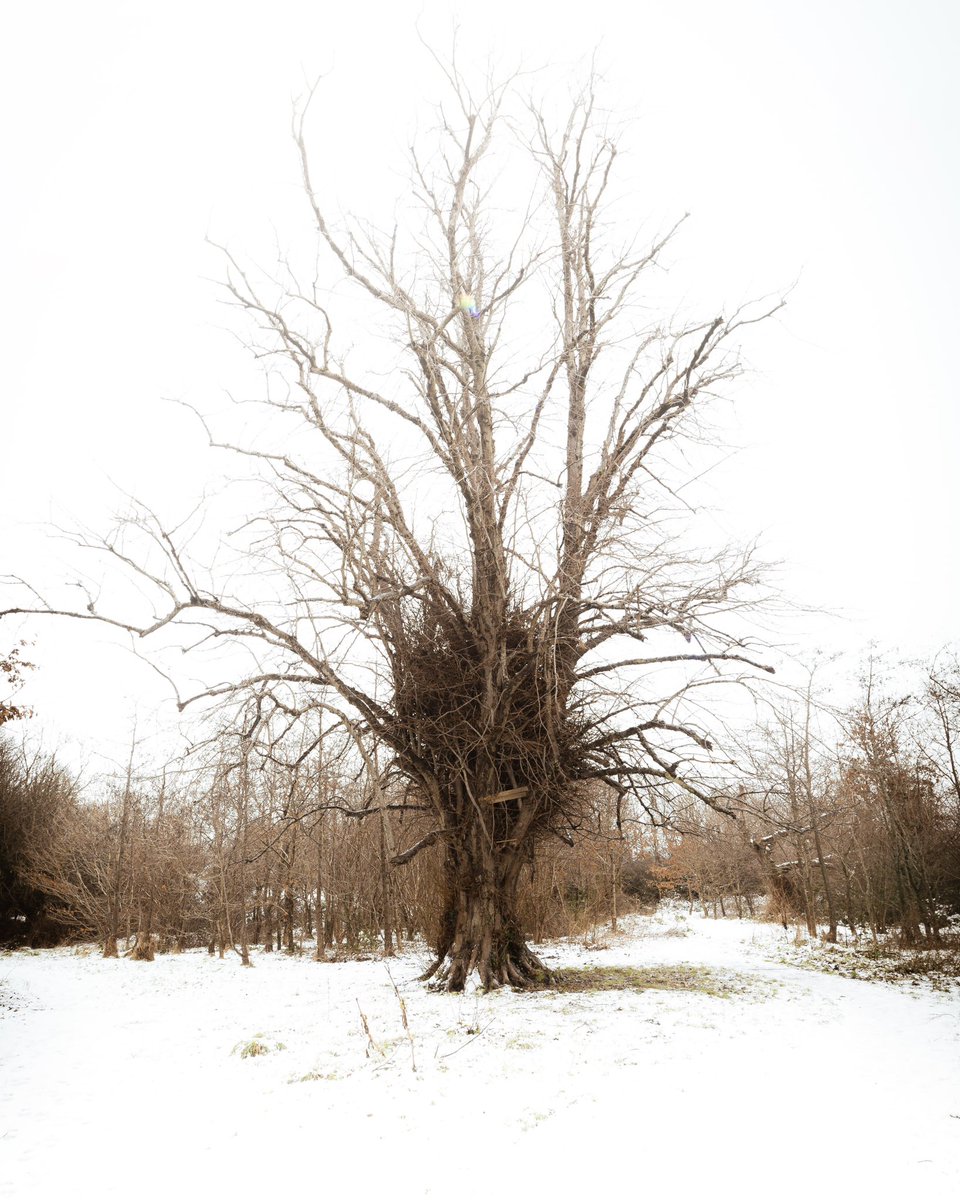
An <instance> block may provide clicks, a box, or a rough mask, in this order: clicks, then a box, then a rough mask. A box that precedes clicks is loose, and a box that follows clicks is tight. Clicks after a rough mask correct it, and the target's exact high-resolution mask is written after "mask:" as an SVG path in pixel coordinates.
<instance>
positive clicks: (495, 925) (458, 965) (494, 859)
mask: <svg viewBox="0 0 960 1200" xmlns="http://www.w3.org/2000/svg"><path fill="white" fill-rule="evenodd" d="M523 860H524V854H523V851H522V848H521V847H511V848H510V849H509V851H507V852H506V853H498V852H497V849H496V848H494V847H492V846H491V845H490V842H489V840H488V838H487V837H486V836H485V831H484V829H483V827H482V826H481V825H479V824H478V825H477V826H475V827H474V828H473V829H472V830H471V831H470V832H469V835H468V837H467V839H466V840H464V841H460V842H459V844H457V845H453V846H451V847H450V849H449V851H448V857H447V863H446V896H445V902H444V911H443V919H442V924H441V932H440V936H439V939H438V944H437V948H436V949H437V957H436V960H435V961H434V962H433V963H432V965H431V966H430V967H429V969H428V970H427V971H426V972H425V973H424V975H423V977H422V978H424V979H431V978H433V979H435V981H436V985H437V986H438V987H441V988H443V989H444V990H446V991H450V992H460V991H463V988H464V985H465V983H466V981H467V979H468V978H469V976H470V975H471V974H472V973H473V972H474V971H476V972H477V974H478V975H479V978H480V983H481V984H482V986H483V987H484V989H486V990H488V991H489V990H490V989H492V988H497V987H502V986H504V985H510V986H513V987H519V988H523V987H531V986H533V985H535V984H537V983H545V982H548V981H549V979H550V978H551V975H550V972H549V971H548V970H547V968H546V967H545V966H544V964H543V963H542V962H541V961H540V959H539V958H537V956H536V955H535V954H534V953H532V951H531V950H530V949H528V947H527V944H526V941H525V940H524V936H523V931H522V929H521V927H520V922H519V919H518V916H517V910H516V898H517V882H518V879H519V874H520V867H521V865H522V862H523Z"/></svg>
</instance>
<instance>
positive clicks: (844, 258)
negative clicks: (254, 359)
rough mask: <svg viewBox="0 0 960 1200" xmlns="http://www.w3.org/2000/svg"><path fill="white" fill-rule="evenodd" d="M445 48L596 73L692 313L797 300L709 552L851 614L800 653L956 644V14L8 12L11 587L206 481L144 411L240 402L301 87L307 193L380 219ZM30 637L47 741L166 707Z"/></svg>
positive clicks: (868, 8)
mask: <svg viewBox="0 0 960 1200" xmlns="http://www.w3.org/2000/svg"><path fill="white" fill-rule="evenodd" d="M454 21H455V22H456V24H457V25H458V26H459V34H458V45H459V47H460V52H461V56H462V59H463V63H464V66H465V67H467V68H469V67H470V65H471V64H472V63H477V64H483V63H484V62H486V61H487V60H488V59H490V60H492V61H493V62H494V63H496V64H498V66H499V67H500V68H502V69H503V70H504V71H506V70H508V69H510V68H512V67H515V66H523V67H524V68H527V69H529V70H531V71H533V70H535V69H538V68H543V77H544V78H552V79H553V80H554V81H556V80H557V79H558V78H560V79H563V78H564V77H565V76H569V77H571V78H573V77H575V76H576V75H577V73H578V72H581V73H582V71H583V68H584V65H585V63H586V62H587V61H588V60H589V56H590V54H591V53H592V52H593V51H594V50H596V52H597V63H598V66H599V67H600V69H601V72H602V74H603V76H604V79H605V85H604V90H603V92H602V100H603V103H604V104H605V105H606V106H607V107H608V108H610V109H611V110H613V111H614V112H616V113H618V114H620V115H622V116H623V117H624V118H626V119H628V120H629V122H630V124H629V127H628V129H627V133H626V137H625V142H626V145H627V146H628V148H629V149H630V151H631V154H630V156H629V158H628V159H627V160H626V164H627V174H628V177H629V179H630V181H631V187H632V188H633V190H634V194H635V204H636V212H637V215H638V218H643V217H645V216H648V215H650V214H652V215H653V216H654V217H656V218H658V219H659V218H661V217H662V218H666V217H667V216H669V215H671V214H673V215H679V214H681V213H683V212H686V211H689V212H690V213H691V219H690V221H689V222H688V223H687V225H686V226H685V229H684V232H683V235H682V236H681V237H680V238H679V239H678V241H677V242H676V244H675V246H674V253H673V259H674V261H675V263H676V269H677V270H678V271H680V272H682V278H683V280H684V281H685V283H684V285H685V286H686V287H687V288H688V290H689V293H690V295H691V296H692V297H693V299H695V300H699V299H700V298H701V297H702V300H703V304H704V305H705V306H707V307H713V306H716V305H717V304H722V303H728V304H733V303H738V302H740V301H741V300H743V299H745V298H747V297H749V296H753V295H757V294H760V293H764V292H768V291H771V290H778V289H781V288H783V287H785V286H788V285H789V284H790V283H792V282H793V281H794V280H797V281H798V282H797V286H796V288H795V289H794V290H793V292H792V294H791V298H790V302H789V305H788V307H787V309H786V310H785V311H784V313H783V314H781V316H780V317H778V319H777V321H776V323H775V325H772V326H771V327H770V328H768V329H765V330H763V331H761V332H760V333H758V336H757V338H756V340H755V342H752V343H750V344H749V345H748V346H747V358H748V360H749V361H750V364H751V366H752V368H753V370H752V373H751V375H750V376H749V377H748V378H747V380H746V381H744V382H743V383H741V384H740V385H738V388H737V400H738V410H737V412H738V416H737V427H736V430H735V436H736V439H737V441H738V442H739V444H740V445H742V446H743V450H742V452H741V453H740V454H739V455H737V456H736V457H735V458H734V459H732V460H731V461H730V462H729V463H728V464H727V465H726V466H725V467H724V468H723V469H722V470H721V471H719V472H717V474H716V475H715V476H714V478H713V481H712V483H711V486H712V487H713V488H714V490H715V494H716V499H717V503H718V504H719V505H720V506H721V508H722V510H723V511H722V512H721V513H720V514H719V515H718V516H717V522H718V525H719V527H720V528H722V529H723V530H728V531H730V532H732V533H734V534H736V535H738V536H746V535H749V534H751V533H754V532H756V533H759V534H760V535H761V543H762V547H763V550H764V553H765V554H766V555H767V556H768V557H770V558H774V559H777V560H781V561H782V562H783V563H784V567H783V570H782V573H781V576H780V583H781V586H782V587H783V588H784V589H785V591H786V592H787V593H788V594H790V595H792V596H793V597H795V598H796V599H797V600H798V601H799V602H800V603H802V604H805V605H812V606H821V607H824V608H828V609H832V610H836V611H839V612H842V613H844V614H845V620H843V621H830V620H827V619H825V618H823V617H820V616H816V617H815V616H810V617H809V618H804V620H803V621H802V622H801V623H800V625H797V626H795V627H794V628H793V631H792V632H793V635H794V636H797V637H798V638H799V639H800V640H801V641H803V640H804V639H806V641H807V642H808V643H809V646H810V649H811V651H812V650H814V649H820V648H823V647H827V648H836V647H839V646H845V647H848V648H851V649H852V650H854V651H857V650H859V649H860V648H862V647H863V646H865V645H866V643H867V642H868V641H869V640H871V639H877V640H878V641H879V642H880V643H881V644H883V645H885V646H890V647H894V648H897V649H899V650H900V651H901V652H902V653H904V654H923V653H927V652H928V651H930V650H932V649H935V648H936V647H938V646H939V645H941V644H942V643H944V642H947V641H949V640H952V639H954V638H955V637H956V633H957V625H956V605H957V600H958V593H960V587H958V585H960V567H958V562H960V550H958V545H960V543H958V539H957V537H956V534H955V528H956V518H957V515H958V510H960V505H958V501H960V482H958V476H957V472H956V469H955V463H956V459H957V453H958V449H960V416H958V405H957V400H958V394H957V393H958V388H957V383H956V368H955V362H954V358H955V354H954V349H955V346H956V343H957V328H958V318H960V303H958V300H957V287H958V280H960V238H958V234H957V215H958V207H960V205H958V201H960V136H958V112H960V103H958V101H960V83H958V78H960V74H958V71H957V67H956V64H957V61H958V51H960V5H957V4H954V3H945V2H944V3H935V2H932V0H926V2H922V0H921V2H919V3H909V4H908V3H906V2H902V3H889V2H886V0H875V2H873V3H858V2H851V0H834V2H831V3H824V2H820V0H813V2H810V0H807V2H805V3H803V4H797V3H779V2H772V0H768V2H766V3H745V2H739V0H729V2H727V3H723V4H718V3H715V2H713V3H704V2H700V0H696V2H695V0H688V2H680V3H670V4H667V3H658V4H652V3H645V2H643V0H640V2H637V3H630V4H627V3H616V4H615V3H609V2H607V0H591V2H590V3H589V4H583V3H575V4H574V3H567V2H559V3H552V4H542V3H520V2H518V0H513V2H512V3H503V2H501V0H494V2H490V3H473V4H470V5H469V6H467V5H461V4H449V3H446V4H440V3H434V2H431V0H424V2H422V3H421V2H419V0H418V2H414V3H408V2H406V0H395V2H393V3H367V4H357V5H349V4H336V5H333V4H328V3H319V2H318V3H283V2H280V3H273V4H270V5H267V4H249V3H229V4H225V3H193V4H182V3H166V4H163V5H142V4H134V3H129V4H106V3H96V2H94V3H87V4H82V5H81V4H73V3H64V2H60V3H47V4H43V5H30V4H20V5H17V6H12V5H11V6H8V7H7V9H6V11H5V15H4V30H3V46H2V49H0V99H2V114H3V115H2V128H0V151H2V167H3V177H4V185H3V190H2V194H0V210H2V212H0V216H2V222H0V241H2V260H0V278H2V282H3V287H2V290H0V306H2V312H0V331H2V332H0V344H2V368H3V370H2V377H0V388H2V392H0V394H2V404H3V424H2V439H3V453H2V457H0V472H2V478H3V485H4V486H3V497H4V503H3V506H2V512H0V574H4V573H7V572H10V571H18V572H21V573H26V574H28V575H30V576H31V577H35V578H50V577H53V576H55V575H56V573H57V569H58V567H57V564H58V555H60V553H61V550H60V547H59V546H58V544H57V542H56V541H55V540H51V539H50V538H48V537H47V536H46V535H45V534H44V533H43V531H42V529H41V528H40V527H39V525H38V523H42V522H45V521H48V520H51V519H52V520H54V521H58V522H60V523H61V524H69V523H70V522H72V521H82V522H85V523H87V524H89V525H92V526H93V527H96V528H102V527H103V524H104V522H105V521H106V519H107V516H108V514H109V513H110V511H111V510H112V509H116V508H117V507H119V501H118V499H117V495H116V492H115V491H114V488H115V486H116V485H119V486H121V487H125V488H128V489H129V490H131V491H136V492H138V493H140V494H142V495H144V496H145V497H146V498H148V499H150V500H152V501H154V502H155V503H157V504H159V505H161V506H163V505H165V504H171V505H175V504H176V499H177V496H178V494H179V492H180V491H181V490H182V487H183V484H184V481H186V480H196V479H198V478H201V477H202V475H203V472H204V471H205V470H206V465H205V464H206V459H205V456H204V450H203V447H202V445H201V443H200V440H199V438H198V437H197V432H196V429H195V427H194V426H193V425H191V424H190V422H189V421H187V420H186V418H185V417H184V416H183V415H181V414H180V413H178V411H177V410H175V409H173V408H171V407H170V406H169V405H165V404H164V403H163V402H162V398H163V397H169V396H176V397H181V398H184V399H188V400H194V401H196V402H198V403H204V402H207V401H209V399H210V398H211V397H214V398H216V397H218V396H219V395H221V394H222V390H223V388H224V387H225V386H228V385H229V384H230V383H231V381H232V375H231V373H232V371H233V369H234V368H233V366H232V365H231V364H232V361H233V359H232V357H231V356H232V355H233V354H234V352H233V350H232V348H231V347H230V344H229V342H228V341H227V339H226V338H225V335H224V334H223V332H222V331H221V330H220V328H219V327H221V326H222V325H223V324H224V322H225V321H226V320H228V319H229V318H228V317H227V315H226V314H225V312H224V310H222V308H220V307H219V306H218V305H217V304H216V302H215V300H216V292H215V288H214V287H213V285H212V284H211V283H210V282H208V280H209V278H210V277H211V276H216V275H217V274H218V273H219V270H220V268H219V265H218V263H217V261H216V259H215V257H214V256H213V255H212V253H211V251H210V250H209V248H208V247H207V246H206V245H205V243H204V238H205V236H206V235H207V234H210V235H211V236H212V237H214V238H216V239H218V240H222V241H227V242H229V243H230V245H231V246H232V247H236V248H237V249H238V250H242V251H250V252H252V253H253V254H254V255H255V254H256V253H257V251H258V250H260V249H261V248H266V251H267V252H269V248H270V246H271V242H272V238H273V236H274V234H273V230H274V228H275V229H276V231H277V236H278V237H279V238H280V240H281V241H283V240H284V232H285V229H286V228H288V227H290V226H291V225H292V223H293V222H294V221H295V220H296V219H298V217H299V216H302V197H301V196H300V195H299V193H298V189H297V167H296V162H295V159H294V156H293V153H292V147H291V144H290V141H289V137H288V128H289V117H290V104H291V98H292V97H293V96H295V95H297V94H298V93H300V92H302V91H303V88H304V86H305V82H306V81H312V80H313V79H315V78H316V77H318V76H320V75H322V76H324V79H323V82H322V84H321V91H320V93H319V96H318V102H317V103H318V108H317V116H316V129H317V137H318V139H321V140H322V146H323V151H322V153H323V170H322V173H321V178H320V181H319V185H320V188H321V189H322V192H323V194H324V196H325V197H326V198H327V199H329V200H330V201H331V202H332V203H333V204H334V205H339V206H341V207H342V208H343V209H345V210H348V211H355V212H358V213H362V211H363V210H364V207H365V206H369V205H373V206H376V205H378V204H382V203H384V202H386V203H389V202H390V200H391V199H392V197H393V196H394V195H395V194H397V193H398V192H399V190H400V189H402V188H403V186H404V184H403V174H402V167H403V151H404V147H405V146H406V144H407V143H408V142H409V140H410V139H411V137H412V136H413V135H414V134H415V132H416V130H417V129H418V128H419V129H421V130H422V129H424V128H426V127H427V126H429V123H430V119H431V118H430V111H429V105H430V103H431V102H433V101H436V100H438V99H440V98H441V97H442V81H441V79H440V77H439V74H438V72H437V70H436V68H435V66H434V65H433V63H432V62H431V60H430V58H429V56H428V55H427V53H426V52H425V51H424V49H423V47H422V46H421V44H420V41H419V40H418V33H417V26H418V25H419V29H420V31H421V32H422V34H423V35H424V37H426V38H427V39H428V40H429V41H430V43H431V44H432V45H433V46H435V47H436V48H437V49H438V51H439V52H440V53H443V51H444V49H445V48H446V47H447V46H448V45H449V44H450V40H451V32H452V26H453V23H454ZM551 72H553V75H552V76H551ZM532 86H534V85H532ZM2 599H3V597H0V601H2ZM2 606H3V605H2V602H0V607H2ZM28 632H29V633H30V636H31V637H33V638H34V639H35V646H34V648H33V651H32V655H33V657H35V658H36V659H37V660H38V661H39V662H40V663H41V664H42V671H41V672H40V673H38V676H37V678H36V679H35V680H34V681H33V682H32V683H31V687H30V690H29V695H28V698H29V699H31V700H33V702H34V703H35V704H36V705H37V707H38V708H39V709H40V710H41V712H42V713H43V714H44V728H45V729H46V730H47V731H48V736H49V737H50V738H53V739H54V740H56V739H65V740H67V741H69V742H71V743H72V744H73V745H75V746H76V745H80V746H83V747H85V748H87V749H88V750H89V749H91V748H92V746H93V745H94V743H95V742H97V741H98V740H99V739H100V738H101V736H102V737H104V738H105V739H106V741H107V743H108V744H109V745H112V746H116V745H117V744H118V742H119V741H121V740H122V736H123V732H122V731H123V728H124V727H125V723H128V714H129V711H130V709H131V708H132V707H133V706H134V705H138V706H139V707H140V708H141V710H148V711H149V710H151V709H152V708H153V707H154V706H155V705H156V703H157V701H158V698H159V697H160V696H161V695H162V694H163V693H162V689H160V688H159V686H158V684H157V683H156V681H155V679H154V678H153V677H152V676H151V675H150V674H149V672H146V671H145V669H144V668H142V667H138V666H135V665H132V664H131V663H130V662H129V661H128V656H127V655H126V652H123V651H121V650H119V649H116V648H111V647H110V645H109V643H108V641H107V640H105V639H104V638H103V637H101V636H98V635H96V634H94V633H93V632H91V631H89V630H84V631H82V632H81V631H78V630H77V629H76V628H72V627H69V628H55V627H54V626H52V625H50V624H46V625H44V624H41V623H35V624H34V625H32V626H31V627H30V629H29V631H28ZM12 633H13V631H12V630H7V629H5V628H4V629H2V630H0V642H3V644H4V647H3V648H5V646H6V643H7V642H8V641H10V640H11V636H12Z"/></svg>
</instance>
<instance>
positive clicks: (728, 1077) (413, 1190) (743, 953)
mask: <svg viewBox="0 0 960 1200" xmlns="http://www.w3.org/2000/svg"><path fill="white" fill-rule="evenodd" d="M684 934H685V935H686V936H683V935H684ZM791 936H792V935H791ZM604 940H605V942H606V948H605V949H592V950H587V949H585V948H584V947H583V946H582V945H580V944H578V943H569V944H567V943H554V944H552V945H549V946H547V947H545V948H544V951H543V956H544V957H545V959H546V961H547V962H548V964H549V965H550V966H561V967H562V966H568V967H574V966H576V967H582V968H585V967H594V966H603V967H622V968H634V967H640V968H647V967H662V968H671V967H672V968H676V970H672V971H668V972H666V973H661V975H660V976H659V977H660V978H663V979H671V980H679V986H677V987H671V988H670V989H668V990H662V989H659V988H644V989H642V990H623V991H618V990H600V991H585V992H562V993H558V992H555V991H544V992H538V993H535V994H531V995H520V994H516V993H513V992H507V991H504V992H499V993H493V994H490V995H485V994H481V993H478V992H473V993H467V994H464V995H462V996H451V995H446V994H435V993H431V992H428V991H426V990H425V989H424V987H423V985H422V984H419V983H417V982H416V981H415V977H416V975H417V973H418V970H419V969H420V966H421V962H422V960H421V959H420V958H418V957H416V956H409V957H401V958H399V959H396V960H394V961H393V962H392V963H391V964H390V974H391V975H392V978H393V981H394V982H395V983H396V987H397V990H396V991H395V990H394V986H393V983H392V982H391V978H390V975H388V971H387V968H386V967H385V965H384V964H383V963H382V962H379V961H369V962H361V963H330V964H317V963H313V962H310V961H306V960H304V959H291V958H287V957H285V956H283V955H277V954H274V955H262V954H261V955H257V956H256V958H255V963H256V968H255V969H254V970H251V971H247V970H244V969H242V968H241V967H240V965H239V962H238V961H237V960H236V959H235V958H227V959H225V960H223V961H220V960H219V959H211V958H209V957H208V956H207V955H206V954H205V953H203V952H189V953H187V954H183V955H179V956H175V955H170V956H164V957H162V958H158V959H157V960H156V962H154V963H135V962H130V961H126V960H106V961H105V960H103V959H100V958H98V957H95V956H86V957H83V956H79V955H77V954H75V953H74V952H72V951H70V950H61V951H44V952H43V953H41V954H24V953H14V954H8V955H5V956H3V957H2V958H0V1064H2V1069H0V1189H3V1188H4V1187H6V1188H7V1190H6V1191H0V1194H3V1195H9V1196H16V1197H30V1198H31V1200H43V1198H44V1197H51V1198H52V1197H57V1198H58V1200H60V1198H61V1197H62V1198H64V1200H66V1198H67V1197H80V1198H85V1197H88V1196H89V1197H98V1198H99V1197H119V1196H124V1197H129V1196H137V1197H161V1196H162V1197H174V1196H184V1197H188V1198H189V1197H194V1196H196V1197H199V1196H201V1195H205V1196H213V1195H216V1196H230V1197H246V1196H250V1197H254V1196H260V1195H263V1194H283V1195H285V1196H300V1195H304V1196H312V1195H329V1194H339V1195H343V1194H349V1195H355V1196H360V1197H365V1196H374V1195H377V1196H380V1195H384V1196H389V1197H391V1198H392V1197H408V1196H409V1197H421V1196H432V1195H448V1196H481V1195H488V1194H490V1191H489V1188H490V1179H491V1164H493V1168H494V1169H493V1172H492V1174H493V1175H494V1176H496V1175H500V1176H502V1179H503V1186H502V1188H501V1189H500V1190H499V1192H498V1195H499V1196H500V1197H501V1198H502V1200H509V1198H510V1197H512V1196H514V1195H516V1194H517V1193H518V1188H519V1187H520V1186H523V1187H524V1188H527V1187H532V1188H536V1189H538V1190H540V1191H542V1192H543V1193H544V1194H546V1193H550V1194H552V1195H555V1196H560V1197H566V1196H574V1195H581V1194H586V1191H587V1189H589V1190H590V1193H591V1194H593V1193H596V1192H598V1191H600V1192H602V1191H603V1190H604V1189H605V1188H607V1187H611V1188H612V1187H614V1186H616V1187H618V1188H620V1187H623V1186H628V1187H630V1189H631V1194H634V1193H636V1194H637V1195H640V1194H646V1193H648V1192H657V1193H659V1194H668V1193H669V1194H671V1195H678V1196H682V1197H685V1196H706V1195H710V1196H728V1195H729V1196H733V1195H736V1196H738V1197H740V1198H741V1200H742V1198H744V1197H752V1196H757V1197H761V1196H763V1197H768V1196H770V1195H771V1191H770V1188H771V1184H772V1181H774V1180H775V1181H776V1195H777V1197H778V1198H779V1197H789V1196H801V1195H804V1196H807V1195H811V1194H814V1193H816V1194H817V1195H818V1196H821V1197H832V1196H841V1195H843V1196H848V1195H856V1196H866V1195H870V1196H879V1197H883V1196H893V1195H896V1194H902V1189H904V1188H909V1189H910V1190H911V1191H914V1192H915V1191H917V1190H918V1189H923V1190H931V1191H932V1190H934V1189H944V1190H945V1191H944V1194H958V1187H960V996H958V995H957V994H955V993H952V994H944V993H938V992H934V991H932V990H930V989H925V988H924V989H919V990H918V989H912V988H905V987H902V986H899V985H898V986H892V985H887V984H883V983H874V982H864V981H859V980H849V979H842V978H835V977H832V976H829V975H823V974H816V973H813V972H810V971H802V970H799V969H797V968H796V967H794V966H792V965H789V964H786V963H784V962H783V949H784V947H785V946H786V944H787V942H788V938H787V935H784V934H783V932H782V931H781V930H779V929H778V928H777V927H774V926H764V925H759V924H754V923H752V922H747V921H743V922H738V921H733V920H731V921H717V922H715V921H706V920H703V919H701V918H699V917H686V916H684V915H682V914H680V913H677V912H672V913H664V914H661V915H658V916H655V917H653V918H631V919H629V920H628V922H627V931H626V932H625V933H624V934H622V935H618V936H615V937H611V936H609V935H604ZM687 967H691V968H696V969H695V970H687ZM681 968H682V969H681ZM624 977H625V978H626V977H632V976H631V974H630V972H629V971H627V972H625V973H624ZM638 978H639V976H638ZM643 978H646V979H654V980H655V979H656V978H658V976H657V974H656V973H653V974H650V973H649V972H648V973H647V974H646V975H645V976H643ZM698 981H699V982H698ZM717 981H720V983H721V984H722V985H723V986H716V984H717ZM688 983H689V986H688ZM3 997H7V998H8V1002H4V1000H3ZM401 999H402V1002H403V1004H402V1005H401ZM404 1007H405V1009H406V1016H407V1025H408V1027H407V1028H405V1027H404V1022H403V1012H402V1008H404ZM254 1045H255V1046H257V1047H260V1048H258V1049H255V1050H249V1051H248V1052H247V1053H244V1052H243V1051H244V1049H245V1048H249V1047H251V1046H254ZM894 1130H895V1131H896V1133H895V1136H892V1131H894ZM811 1188H812V1189H813V1191H811ZM334 1189H335V1191H334Z"/></svg>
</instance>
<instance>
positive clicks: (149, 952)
mask: <svg viewBox="0 0 960 1200" xmlns="http://www.w3.org/2000/svg"><path fill="white" fill-rule="evenodd" d="M130 958H132V959H133V961H134V962H153V940H152V939H151V938H144V939H143V940H141V939H140V937H138V938H137V944H136V945H135V946H134V948H133V949H132V950H131V951H130Z"/></svg>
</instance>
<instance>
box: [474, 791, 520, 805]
mask: <svg viewBox="0 0 960 1200" xmlns="http://www.w3.org/2000/svg"><path fill="white" fill-rule="evenodd" d="M529 790H530V789H529V788H526V787H515V788H508V789H507V791H505V792H495V793H494V795H492V796H481V797H480V802H481V804H504V803H505V802H506V801H507V800H522V799H523V798H524V797H525V796H526V794H527V792H528V791H529Z"/></svg>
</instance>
